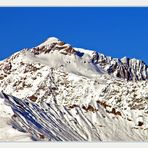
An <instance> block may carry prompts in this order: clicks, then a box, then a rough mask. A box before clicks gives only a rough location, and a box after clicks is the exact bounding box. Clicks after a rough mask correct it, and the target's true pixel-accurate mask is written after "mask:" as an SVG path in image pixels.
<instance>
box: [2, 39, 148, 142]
mask: <svg viewBox="0 0 148 148" xmlns="http://www.w3.org/2000/svg"><path fill="white" fill-rule="evenodd" d="M58 42H59V40H58V39H57V38H54V37H52V38H49V39H48V40H47V41H45V42H44V43H42V44H40V45H39V46H37V47H42V46H47V47H49V46H51V44H52V43H58ZM74 49H75V50H76V51H80V52H83V53H84V55H83V56H82V57H80V56H78V55H76V54H67V55H65V54H62V53H61V51H58V50H53V51H50V52H49V53H46V54H45V53H41V54H38V55H35V54H34V53H33V52H31V50H28V49H24V50H22V51H20V52H17V53H15V54H14V55H12V56H11V57H10V58H8V59H5V60H4V61H2V62H1V63H0V69H1V70H0V91H3V92H4V93H6V94H9V95H12V96H15V97H17V98H18V99H20V100H25V99H28V100H30V99H29V97H31V96H35V97H36V100H35V101H33V103H35V104H38V105H39V106H40V107H41V108H43V109H45V108H46V106H47V105H46V104H51V106H52V108H51V109H50V110H51V112H50V110H49V112H48V115H49V116H50V117H51V118H53V119H54V121H55V122H53V123H52V124H53V125H54V124H56V123H57V127H56V126H55V129H54V128H53V125H52V124H51V126H49V127H48V128H50V129H51V132H53V133H52V134H53V135H57V137H59V139H60V138H61V140H62V141H70V138H69V134H71V139H73V140H76V141H83V140H84V141H148V136H147V135H148V85H147V84H148V81H147V80H145V81H136V82H133V81H126V80H123V79H120V78H116V77H113V76H111V75H108V74H107V73H106V72H104V70H103V69H102V68H101V67H100V66H99V65H95V64H93V63H92V62H91V58H92V54H93V51H89V50H85V49H81V48H74ZM10 63H11V66H10ZM10 67H11V68H10ZM0 94H1V97H0V141H18V140H19V141H30V140H33V139H31V134H32V133H29V131H26V133H24V132H21V131H18V130H17V129H15V128H13V127H12V125H11V119H12V115H14V111H12V109H11V107H10V106H7V105H6V103H4V100H5V97H4V96H3V95H2V93H0ZM10 99H11V100H13V98H11V97H10ZM43 104H44V105H43ZM28 108H29V106H28ZM30 109H31V108H30ZM57 114H61V115H62V116H57ZM33 115H34V116H36V117H37V119H38V120H39V122H40V123H41V121H42V124H43V125H44V123H46V121H44V120H42V119H41V118H39V115H38V114H36V113H35V112H33ZM22 120H23V121H24V122H25V123H26V120H27V119H25V117H23V118H22ZM59 120H60V121H62V122H64V123H62V124H61V129H62V128H70V129H69V130H70V131H71V133H66V132H65V131H62V132H63V134H64V135H65V136H63V137H62V135H60V132H59V133H58V132H57V131H56V129H57V128H58V125H60V122H59ZM19 124H20V122H19ZM140 124H141V125H140ZM26 126H30V125H26ZM62 126H63V127H62ZM31 128H32V127H31ZM32 130H33V129H32ZM74 131H76V133H77V134H76V135H75V134H74ZM35 132H37V131H35ZM40 132H41V131H40ZM52 134H51V137H50V141H56V140H57V139H56V138H55V137H54V136H53V135H52ZM6 137H7V138H6ZM47 137H48V136H47ZM45 140H49V139H48V138H45Z"/></svg>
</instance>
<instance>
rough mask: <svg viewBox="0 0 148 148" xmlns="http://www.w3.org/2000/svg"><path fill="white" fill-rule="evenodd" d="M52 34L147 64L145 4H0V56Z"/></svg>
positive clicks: (146, 10) (33, 44)
mask: <svg viewBox="0 0 148 148" xmlns="http://www.w3.org/2000/svg"><path fill="white" fill-rule="evenodd" d="M52 36H54V37H58V38H59V39H61V40H63V41H65V42H67V43H69V44H71V45H72V46H75V47H83V48H86V49H92V50H97V51H98V52H100V53H103V54H105V55H109V56H112V57H118V58H121V57H124V56H127V57H130V58H134V57H135V58H138V59H141V60H144V61H145V62H146V63H147V64H148V8H130V7H127V8H126V7H125V8H122V7H121V8H119V7H118V8H113V7H112V8H111V7H107V8H105V7H103V8H99V7H96V8H94V7H92V8H88V7H86V8H80V7H73V8H72V7H68V8H64V7H57V8H56V7H47V8H45V7H43V8H39V7H38V8H37V7H36V8H29V7H28V8H27V7H26V8H14V7H12V8H11V7H9V8H2V7H1V8H0V60H2V59H4V58H6V57H8V56H9V55H11V54H12V53H14V52H16V51H18V50H21V49H22V48H31V47H33V46H36V45H38V44H40V43H41V42H43V41H44V40H46V39H47V38H48V37H52Z"/></svg>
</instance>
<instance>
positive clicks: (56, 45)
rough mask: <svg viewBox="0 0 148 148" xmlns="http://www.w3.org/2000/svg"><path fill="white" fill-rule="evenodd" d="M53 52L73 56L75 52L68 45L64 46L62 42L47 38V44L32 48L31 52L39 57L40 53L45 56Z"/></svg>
mask: <svg viewBox="0 0 148 148" xmlns="http://www.w3.org/2000/svg"><path fill="white" fill-rule="evenodd" d="M55 50H57V51H59V52H60V53H62V54H65V55H67V54H73V53H74V52H75V50H74V49H73V48H72V47H71V46H70V45H69V44H65V43H64V42H63V41H60V40H56V39H55V38H49V39H48V42H47V41H46V42H45V43H43V44H41V45H39V46H37V47H34V48H33V49H32V52H33V53H34V54H35V55H39V54H41V53H44V54H46V53H49V52H52V51H55Z"/></svg>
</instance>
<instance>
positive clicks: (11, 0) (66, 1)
mask: <svg viewBox="0 0 148 148" xmlns="http://www.w3.org/2000/svg"><path fill="white" fill-rule="evenodd" d="M0 6H8V7H9V6H15V7H17V6H18V7H19V6H37V7H40V6H42V7H47V6H53V7H54V6H56V7H57V6H77V7H80V6H84V7H90V6H91V7H96V6H110V7H112V6H117V7H118V6H136V7H137V6H138V7H139V6H142V7H146V6H148V0H0Z"/></svg>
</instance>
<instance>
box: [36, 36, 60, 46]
mask: <svg viewBox="0 0 148 148" xmlns="http://www.w3.org/2000/svg"><path fill="white" fill-rule="evenodd" d="M58 42H60V40H59V39H58V38H56V37H49V38H48V39H47V40H46V41H45V42H43V43H41V44H40V45H38V47H41V46H50V45H51V44H54V43H58Z"/></svg>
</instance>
